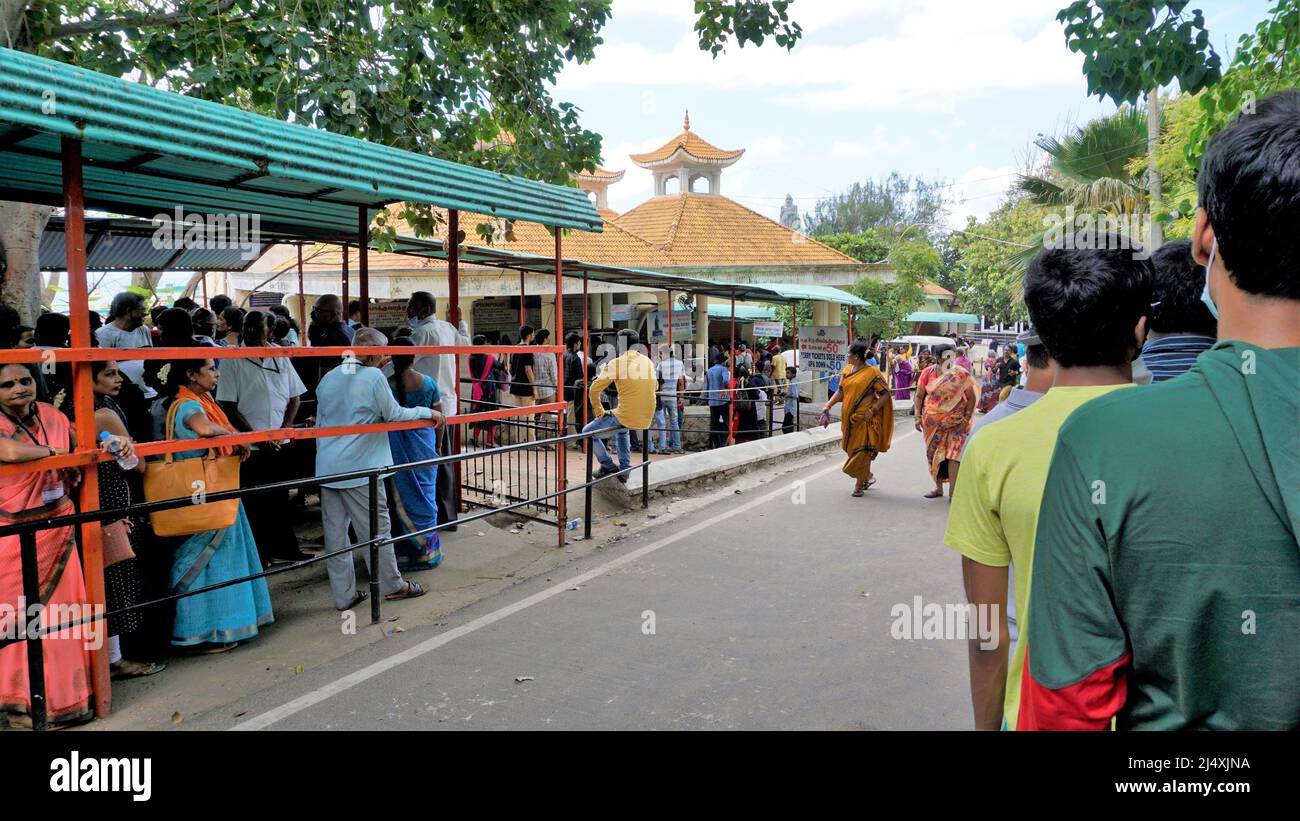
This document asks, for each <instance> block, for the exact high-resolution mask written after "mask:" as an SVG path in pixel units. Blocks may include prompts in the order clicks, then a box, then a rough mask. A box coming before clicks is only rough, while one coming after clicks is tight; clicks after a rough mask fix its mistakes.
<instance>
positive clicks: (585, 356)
mask: <svg viewBox="0 0 1300 821" xmlns="http://www.w3.org/2000/svg"><path fill="white" fill-rule="evenodd" d="M590 308H591V297H590V296H588V295H587V272H586V271H583V272H582V427H583V428H586V427H587V423H588V422H589V421H591V420H589V419H588V418H587V416H588V415H589V414H588V411H587V405H588V404H589V403H588V401H587V369H588V368H589V367H591V351H590V347H591V346H590V345H589V344H588V343H589V342H590V340H591V333H590V332H589V329H588V322H587V313H588V310H589V309H590ZM582 447H583V449H584V450H586V451H587V481H588V482H590V481H591V443H590V441H589V440H586V439H583V440H582ZM588 527H590V525H588ZM587 535H591V534H590V533H588V534H587Z"/></svg>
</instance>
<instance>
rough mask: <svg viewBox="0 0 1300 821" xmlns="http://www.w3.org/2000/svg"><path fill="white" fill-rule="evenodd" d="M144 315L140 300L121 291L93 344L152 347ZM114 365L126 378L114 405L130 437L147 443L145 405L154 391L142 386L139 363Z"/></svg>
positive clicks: (150, 423) (149, 432) (149, 435)
mask: <svg viewBox="0 0 1300 821" xmlns="http://www.w3.org/2000/svg"><path fill="white" fill-rule="evenodd" d="M146 313H147V312H146V310H145V304H144V297H142V296H140V295H139V294H137V293H134V292H132V291H122V292H121V293H119V294H117V295H116V296H114V297H113V302H112V305H111V306H110V308H109V320H108V324H106V325H104V326H102V327H100V328H99V329H97V330H96V331H95V341H96V342H98V343H99V347H101V348H117V349H129V348H152V347H153V335H152V334H151V333H150V331H149V328H148V327H147V326H146V325H145V324H144V318H145V314H146ZM117 364H118V369H119V370H120V371H121V372H122V375H123V376H124V377H126V381H125V382H124V383H123V385H122V391H121V392H120V393H119V394H118V397H117V404H118V405H119V406H121V408H122V410H123V412H125V413H126V419H127V428H128V430H129V432H130V433H131V437H132V438H133V439H135V440H136V441H137V442H147V441H149V440H150V439H152V438H153V418H152V417H151V416H150V414H149V405H150V403H151V402H153V400H154V399H155V398H156V397H157V396H158V392H157V391H155V390H154V389H153V388H151V387H149V386H148V385H147V384H145V381H144V361H143V360H140V359H135V360H118V363H117Z"/></svg>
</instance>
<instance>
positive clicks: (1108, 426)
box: [962, 91, 1300, 730]
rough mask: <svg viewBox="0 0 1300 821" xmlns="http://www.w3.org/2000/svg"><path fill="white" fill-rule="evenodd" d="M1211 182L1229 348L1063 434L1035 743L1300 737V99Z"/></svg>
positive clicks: (1042, 562)
mask: <svg viewBox="0 0 1300 821" xmlns="http://www.w3.org/2000/svg"><path fill="white" fill-rule="evenodd" d="M1198 184H1199V186H1200V190H1199V195H1200V211H1199V212H1198V214H1197V220H1196V228H1195V230H1194V232H1193V234H1192V253H1193V254H1194V255H1195V257H1196V260H1197V262H1199V263H1201V264H1203V265H1205V266H1206V272H1207V284H1206V288H1205V289H1204V292H1203V294H1204V299H1205V303H1206V307H1207V308H1209V309H1210V313H1211V314H1213V315H1214V316H1215V317H1216V318H1217V319H1218V323H1219V324H1218V339H1219V341H1218V342H1217V343H1216V344H1215V345H1214V347H1212V348H1211V349H1210V350H1208V351H1206V352H1205V353H1202V354H1201V355H1200V357H1199V358H1198V359H1197V361H1196V365H1195V366H1194V367H1192V368H1191V370H1189V371H1188V372H1187V373H1184V374H1183V375H1182V376H1179V377H1177V378H1175V379H1170V380H1168V381H1166V382H1161V383H1159V384H1155V385H1151V386H1149V387H1145V388H1142V389H1140V390H1133V391H1117V392H1116V393H1114V394H1112V395H1110V396H1106V397H1103V398H1101V399H1098V400H1095V401H1094V402H1091V403H1089V404H1088V405H1085V406H1084V407H1082V408H1080V409H1079V410H1078V411H1077V412H1075V414H1074V415H1073V416H1072V417H1071V418H1070V420H1069V421H1068V422H1066V423H1065V425H1064V426H1063V427H1062V428H1061V432H1060V436H1059V438H1058V441H1057V445H1056V452H1055V454H1054V455H1053V457H1052V464H1051V468H1050V471H1049V474H1048V478H1047V485H1046V488H1045V490H1044V492H1043V502H1042V509H1041V511H1040V513H1039V523H1038V533H1037V542H1036V545H1035V548H1034V568H1033V596H1032V598H1031V599H1030V602H1029V623H1028V625H1027V627H1026V629H1027V631H1028V655H1029V661H1028V665H1027V668H1026V670H1027V673H1026V675H1025V679H1024V684H1023V696H1022V699H1021V707H1020V726H1021V728H1022V729H1095V730H1108V729H1110V727H1111V723H1112V719H1113V720H1115V722H1116V726H1117V727H1118V728H1119V729H1122V730H1123V729H1146V730H1181V729H1218V730H1295V729H1297V728H1300V687H1297V686H1296V682H1297V681H1300V607H1297V598H1296V596H1297V591H1300V545H1298V544H1297V540H1296V532H1297V528H1298V527H1300V232H1297V230H1296V228H1297V226H1300V91H1285V92H1282V93H1279V94H1277V95H1275V96H1273V97H1271V98H1268V99H1265V100H1263V101H1261V102H1259V103H1257V104H1256V105H1255V107H1254V109H1253V111H1250V112H1248V113H1244V114H1242V115H1241V116H1240V117H1239V118H1238V119H1237V120H1236V121H1235V122H1234V123H1233V124H1231V125H1229V126H1228V127H1227V128H1225V129H1224V130H1223V131H1222V132H1221V133H1219V134H1218V135H1217V136H1215V137H1214V138H1213V139H1212V140H1211V141H1210V144H1209V148H1208V149H1207V151H1206V154H1205V159H1204V161H1203V162H1202V165H1201V172H1200V175H1199V178H1198ZM962 475H963V476H965V475H966V474H965V472H964V471H963V473H962Z"/></svg>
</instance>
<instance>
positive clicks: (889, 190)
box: [804, 171, 948, 236]
mask: <svg viewBox="0 0 1300 821" xmlns="http://www.w3.org/2000/svg"><path fill="white" fill-rule="evenodd" d="M947 191H948V185H947V183H945V182H942V181H939V180H927V179H925V178H923V177H905V176H903V175H902V174H899V173H898V172H897V171H895V172H893V173H891V174H890V175H889V176H888V177H885V178H883V179H880V180H866V181H865V182H855V183H853V184H852V185H851V186H849V188H848V190H846V191H845V192H844V193H842V194H836V195H835V196H832V197H827V198H825V199H821V200H818V201H817V204H816V205H814V206H813V210H812V213H811V214H807V215H805V216H804V233H806V234H808V235H809V236H821V235H824V234H858V233H862V232H864V231H868V230H871V229H880V230H883V231H885V232H886V233H887V234H889V235H893V236H901V235H903V234H906V233H908V232H909V231H910V230H911V229H912V228H913V226H920V227H921V228H923V229H924V230H925V231H927V232H934V233H937V232H938V229H939V227H940V226H941V225H942V224H943V218H944V217H945V216H946V215H947V205H946V201H945V196H946V195H947Z"/></svg>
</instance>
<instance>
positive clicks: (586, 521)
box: [582, 378, 595, 539]
mask: <svg viewBox="0 0 1300 821" xmlns="http://www.w3.org/2000/svg"><path fill="white" fill-rule="evenodd" d="M583 381H584V382H585V381H586V379H585V378H584V380H583ZM582 441H583V444H584V445H586V446H587V485H586V487H585V488H584V489H583V491H584V493H585V500H584V501H585V504H586V508H585V509H584V510H583V517H582V538H584V539H590V538H591V489H592V485H591V472H592V471H591V468H592V465H591V462H592V458H593V457H594V456H595V453H594V450H595V448H593V447H591V439H590V438H587V439H583V440H582Z"/></svg>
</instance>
